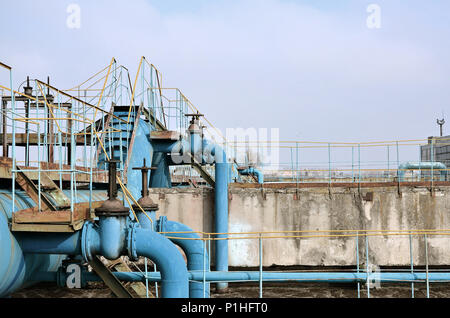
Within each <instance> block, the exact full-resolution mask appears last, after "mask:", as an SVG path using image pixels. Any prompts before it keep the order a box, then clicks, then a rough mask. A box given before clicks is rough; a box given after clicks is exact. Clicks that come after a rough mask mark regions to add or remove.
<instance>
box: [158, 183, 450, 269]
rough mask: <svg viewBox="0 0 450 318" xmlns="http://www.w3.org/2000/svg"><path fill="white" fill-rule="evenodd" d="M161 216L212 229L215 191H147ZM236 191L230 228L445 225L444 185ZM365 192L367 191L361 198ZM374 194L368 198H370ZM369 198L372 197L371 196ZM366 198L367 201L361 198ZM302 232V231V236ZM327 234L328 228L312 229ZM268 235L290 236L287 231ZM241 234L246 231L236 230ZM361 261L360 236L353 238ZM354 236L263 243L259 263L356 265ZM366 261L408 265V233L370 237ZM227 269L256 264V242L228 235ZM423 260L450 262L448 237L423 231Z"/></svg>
mask: <svg viewBox="0 0 450 318" xmlns="http://www.w3.org/2000/svg"><path fill="white" fill-rule="evenodd" d="M151 192H152V198H153V199H154V200H155V202H157V203H158V204H159V205H160V211H159V212H160V215H167V216H168V218H169V219H172V220H177V221H180V222H183V223H186V224H187V225H189V226H190V227H191V228H193V229H194V230H196V231H205V232H213V226H212V224H213V215H214V193H213V191H212V190H208V189H152V190H151ZM295 192H296V190H295V189H292V188H291V189H265V190H264V193H265V198H264V197H263V195H262V192H261V189H247V188H235V187H232V188H231V190H230V201H229V209H230V214H229V224H230V229H229V231H230V232H239V233H240V232H259V231H307V230H319V231H320V230H323V231H328V230H358V229H360V230H365V229H367V230H395V231H397V230H410V229H450V216H449V213H448V211H449V207H450V195H449V194H450V188H448V187H441V188H437V189H435V195H434V196H431V195H430V191H429V189H427V188H425V187H422V188H418V187H404V188H402V195H401V196H399V195H398V193H397V188H396V187H385V188H381V187H378V188H367V189H362V190H361V193H359V192H358V189H351V188H331V192H329V190H328V188H301V189H298V196H297V199H296V196H295ZM368 193H369V195H367V194H368ZM370 193H372V195H370ZM371 197H372V198H371ZM365 199H367V200H365ZM305 234H306V233H305ZM320 234H324V235H328V234H331V233H330V232H324V233H311V235H320ZM271 235H276V236H280V235H293V234H292V233H285V234H271ZM237 236H239V237H243V236H245V235H237ZM358 241H359V252H360V253H359V257H360V261H361V263H363V262H364V260H365V254H364V252H365V251H364V250H365V238H363V237H360V238H359V240H358ZM356 242H357V239H356V238H355V237H337V238H336V237H334V238H330V237H320V238H301V239H300V238H271V239H264V240H263V255H264V257H263V262H264V266H270V265H272V264H275V265H325V266H329V265H355V264H356ZM368 242H369V259H370V262H371V263H373V264H378V265H409V264H410V249H409V246H410V241H409V236H398V235H396V236H387V235H383V236H369V238H368ZM412 245H413V259H414V263H415V264H425V245H424V238H423V236H413V238H412ZM229 248H230V256H229V261H230V266H257V265H258V264H259V256H258V255H259V254H258V253H259V249H258V240H257V239H242V240H230V241H229ZM428 253H429V264H433V265H438V264H447V265H448V264H450V236H428Z"/></svg>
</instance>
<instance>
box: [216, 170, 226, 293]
mask: <svg viewBox="0 0 450 318" xmlns="http://www.w3.org/2000/svg"><path fill="white" fill-rule="evenodd" d="M215 168H216V169H215V184H216V186H215V191H214V207H215V212H216V213H215V219H214V225H215V231H216V233H228V168H229V167H228V163H226V162H221V163H216V166H215ZM227 237H228V236H227V234H218V235H217V238H218V240H216V250H215V260H216V270H217V271H228V240H227ZM227 286H228V285H227V284H226V283H219V284H217V285H216V287H217V290H218V291H220V290H224V289H226V288H227Z"/></svg>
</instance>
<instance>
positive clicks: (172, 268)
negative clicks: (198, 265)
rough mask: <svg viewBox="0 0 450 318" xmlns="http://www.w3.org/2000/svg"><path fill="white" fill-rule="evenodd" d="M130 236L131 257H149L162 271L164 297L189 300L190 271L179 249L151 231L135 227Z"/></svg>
mask: <svg viewBox="0 0 450 318" xmlns="http://www.w3.org/2000/svg"><path fill="white" fill-rule="evenodd" d="M130 234H131V236H130V238H129V243H130V244H131V246H130V248H129V252H131V256H132V257H137V256H144V257H148V258H149V259H151V260H152V261H153V262H155V264H156V266H157V267H158V268H159V269H160V271H161V289H162V297H164V298H188V297H189V275H188V270H187V267H186V263H185V262H184V259H183V257H182V256H181V253H180V251H179V250H178V249H177V247H176V246H175V245H174V244H173V243H172V242H171V241H170V240H168V239H167V238H166V237H164V236H162V235H161V234H158V233H156V232H153V231H151V230H146V229H141V228H136V227H135V228H133V229H132V230H131V233H130Z"/></svg>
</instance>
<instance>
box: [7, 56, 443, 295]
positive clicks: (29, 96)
mask: <svg viewBox="0 0 450 318" xmlns="http://www.w3.org/2000/svg"><path fill="white" fill-rule="evenodd" d="M0 66H1V68H2V71H3V72H6V73H7V74H8V75H9V78H10V81H9V83H0V90H1V96H0V97H1V105H2V114H1V119H2V121H1V123H2V125H1V127H2V131H1V135H0V140H1V142H2V157H1V158H0V178H1V179H2V182H1V187H2V188H1V190H0V191H1V192H0V202H1V205H0V210H1V212H2V213H0V255H1V257H0V295H1V296H8V295H10V294H11V293H13V292H15V291H17V290H19V289H20V288H24V287H26V286H29V285H30V284H32V283H35V282H39V281H51V282H54V283H55V284H59V285H63V286H65V285H66V284H68V281H69V278H70V276H71V274H72V273H73V270H74V268H79V271H80V272H79V275H80V277H81V286H77V287H83V286H84V285H85V283H86V282H88V281H98V280H102V281H104V282H105V284H106V285H107V286H108V287H109V288H111V290H112V291H113V292H114V294H115V295H117V296H118V297H136V296H139V297H149V295H150V294H151V290H150V289H151V286H155V287H156V289H155V292H154V294H155V295H157V294H158V284H159V286H160V287H161V296H162V297H169V298H176V297H180V298H186V297H192V298H203V297H209V295H210V284H212V283H213V284H215V286H216V290H217V291H219V292H220V291H221V290H225V289H226V288H227V283H229V282H243V281H245V282H248V281H252V282H259V293H260V296H261V297H262V296H263V289H262V286H263V282H266V281H270V282H279V283H280V284H281V283H283V282H298V283H302V282H347V283H348V282H352V283H355V285H357V286H358V288H357V290H358V292H357V295H358V296H360V284H365V285H366V286H367V296H370V282H371V281H372V280H374V279H375V280H377V281H381V282H401V283H409V284H412V295H414V283H416V284H417V283H423V284H426V286H427V295H429V293H428V292H429V284H430V283H431V282H442V281H448V280H450V272H447V271H430V270H429V258H428V255H429V254H428V241H427V240H430V237H433V239H432V242H434V243H435V244H442V241H440V240H441V239H442V240H444V241H445V239H446V238H447V236H448V234H449V233H450V231H449V230H448V228H447V227H445V224H446V222H447V217H446V216H445V215H444V216H442V215H441V218H440V219H439V220H441V221H440V223H436V222H434V221H433V222H432V221H430V222H428V221H427V220H428V219H422V216H420V215H419V216H417V217H416V218H415V219H414V222H413V223H405V224H403V223H401V224H397V223H395V224H397V225H398V226H397V228H390V225H391V224H390V223H389V222H384V221H382V216H379V215H377V216H372V217H370V210H371V209H372V206H373V205H374V202H377V201H376V200H377V198H378V197H381V196H382V195H384V194H381V193H378V192H377V190H376V189H381V188H383V189H384V188H387V189H389V191H387V192H389V198H390V199H389V200H392V201H393V202H394V201H395V200H404V201H402V202H405V200H406V201H407V200H409V199H408V196H409V192H408V191H410V189H409V188H408V187H421V188H422V189H424V190H423V191H422V193H420V195H421V198H422V196H426V198H425V197H424V198H425V199H421V200H422V201H420V202H428V201H427V200H431V201H433V200H441V201H439V202H438V203H433V204H434V207H436V206H437V207H441V206H444V207H445V206H446V204H447V202H446V201H445V200H447V196H446V191H447V187H448V186H449V184H448V181H447V167H446V164H447V163H446V162H445V163H444V162H440V159H439V158H429V159H427V160H423V161H427V162H422V161H421V162H418V163H413V162H409V163H405V162H403V161H402V162H400V160H399V155H398V153H399V150H398V147H399V144H400V146H401V145H402V144H404V145H408V144H411V141H405V142H400V143H399V142H398V141H396V142H386V143H378V144H377V143H372V144H370V143H366V144H346V145H345V146H346V147H350V148H351V155H352V161H351V168H349V167H350V166H345V168H342V169H337V168H336V165H337V164H336V163H333V162H332V160H331V157H332V156H331V153H332V149H339V147H342V146H343V145H340V144H336V143H325V144H319V145H318V144H315V145H314V146H311V144H305V143H303V144H302V143H299V142H295V144H294V146H290V147H289V149H290V151H291V158H292V150H293V149H294V151H297V158H298V157H299V156H298V151H299V149H308V147H322V148H324V149H327V151H328V162H327V163H326V166H327V167H325V169H322V168H320V169H315V170H317V172H319V171H320V173H319V174H314V173H312V171H313V170H314V169H311V167H301V166H300V162H299V160H296V161H295V163H294V161H291V163H290V165H291V168H292V169H291V170H290V171H289V172H288V173H287V174H284V173H283V171H282V169H281V168H277V169H276V170H275V172H274V171H271V169H270V167H269V168H267V167H257V166H254V165H252V164H249V163H248V162H238V160H237V159H236V158H235V157H234V153H235V151H234V150H233V147H236V145H235V144H234V146H233V145H230V144H229V143H227V141H226V139H225V138H223V140H216V138H213V137H214V136H217V134H216V133H213V132H211V130H214V129H215V128H214V127H213V126H212V124H211V123H210V122H209V120H208V119H207V118H205V116H204V115H203V114H201V113H200V111H199V110H198V109H197V108H196V107H195V106H194V105H193V104H192V103H191V102H190V101H189V100H188V99H187V98H186V97H185V96H184V95H183V94H182V93H181V91H179V90H178V89H173V88H165V87H164V86H163V84H162V75H161V73H160V72H159V71H158V70H157V69H156V67H155V66H154V65H153V64H151V63H149V62H148V61H147V60H146V59H145V58H144V57H142V58H141V59H140V62H139V67H138V71H137V74H136V76H135V77H133V78H132V77H131V75H130V74H129V72H128V69H127V68H125V67H124V66H122V65H119V64H118V63H117V62H116V60H115V59H112V60H111V62H110V64H108V65H107V66H106V67H105V68H103V69H102V70H101V71H100V72H98V73H96V74H94V75H93V76H92V77H90V78H89V79H88V80H87V81H85V82H83V83H81V84H79V85H77V86H75V87H73V88H71V89H60V88H57V87H54V86H53V85H52V84H51V83H50V80H49V79H47V81H41V80H39V79H29V78H27V79H26V80H25V81H24V82H23V84H22V85H21V86H20V87H19V88H14V85H13V83H14V81H13V74H14V73H13V68H12V67H10V66H8V65H6V64H3V63H0ZM204 124H205V125H204ZM420 142H421V141H420ZM417 144H419V141H415V142H414V145H415V146H416V147H417ZM369 146H383V147H387V157H388V160H387V167H383V168H379V167H378V168H376V169H365V168H364V166H362V162H361V160H360V155H358V156H357V157H356V156H355V155H354V153H355V151H358V152H357V153H360V151H361V148H362V147H369ZM390 147H391V149H392V147H396V148H397V157H396V159H395V160H394V161H395V162H394V163H393V162H392V158H390V157H389V153H390V152H389V149H390ZM234 149H235V148H234ZM356 158H358V159H357V160H356ZM389 158H390V159H389ZM346 165H347V163H346ZM302 169H303V170H302ZM364 170H367V171H366V173H364ZM374 170H376V171H377V173H378V174H374V173H373V171H374ZM418 170H427V171H428V170H431V171H432V173H431V174H430V175H429V176H433V177H431V178H430V177H428V178H425V179H424V178H422V177H421V176H420V175H417V174H413V175H409V174H408V172H410V171H418ZM180 171H182V172H183V175H181V174H180ZM186 171H187V174H186V173H185V172H186ZM433 171H439V173H438V175H437V176H436V178H434V175H435V173H433ZM308 173H309V174H308ZM373 189H375V190H373ZM341 190H342V192H339V191H341ZM391 190H392V191H391ZM174 191H175V192H174ZM183 191H185V192H183ZM189 191H190V192H189ZM315 191H316V192H315ZM199 193H200V194H201V196H200V198H199V195H198V194H199ZM411 193H412V192H411ZM424 193H425V194H424ZM436 193H438V194H439V195H436ZM441 194H442V195H441ZM333 195H336V196H335V197H333ZM346 195H350V196H351V198H352V199H351V202H353V203H351V204H350V205H352V207H349V208H348V211H347V210H346V209H343V210H342V211H339V213H341V212H342V213H347V214H348V215H350V216H348V215H347V214H345V215H344V214H342V215H339V216H336V215H335V214H336V213H337V212H336V211H335V210H334V209H335V207H336V206H338V207H342V205H341V203H339V202H338V201H337V200H340V199H339V198H340V197H342V198H343V199H342V200H343V201H345V200H347V199H346V198H347V197H346ZM415 195H416V194H411V196H412V197H413V196H415ZM418 195H419V194H418ZM280 196H283V197H280ZM157 197H159V199H158V198H157ZM168 197H170V198H172V197H174V199H173V200H172V201H171V200H168V199H167V198H168ZM183 198H187V200H191V202H194V201H195V200H200V201H201V202H202V203H201V204H202V206H207V205H208V204H209V207H210V208H205V209H203V210H205V211H206V212H205V214H203V215H201V216H200V221H199V224H201V226H199V227H198V228H197V227H196V228H194V227H192V226H188V225H186V224H184V223H182V222H181V220H180V219H175V220H170V213H174V211H175V210H181V209H184V210H185V211H184V217H185V218H186V220H187V222H193V220H194V219H195V218H196V217H198V216H195V215H194V214H189V213H188V210H189V208H190V207H189V206H187V205H182V204H180V203H179V202H178V201H176V200H178V199H179V200H183ZM195 198H196V199H195ZM304 198H308V199H307V201H306V202H305V201H303V200H305V199H304ZM336 198H337V199H336ZM399 198H400V199H399ZM241 199H242V200H241ZM279 199H280V200H279ZM157 200H160V201H161V202H160V203H157ZM165 200H166V201H165ZM239 200H241V201H242V202H241V201H239ZM272 200H275V201H272ZM324 200H325V201H324ZM414 200H415V199H412V201H411V202H413V201H414ZM209 201H211V203H209ZM280 201H282V202H289V207H288V208H285V209H284V210H283V208H281V210H282V211H284V214H283V215H282V216H279V215H278V214H276V213H278V212H277V211H278V210H277V209H279V208H278V204H279V202H280ZM175 202H177V203H175ZM195 202H197V201H195ZM239 202H241V203H242V205H241V206H239V207H238V208H236V205H237V204H239ZM268 202H271V203H270V204H269V203H268ZM317 202H318V203H317ZM324 202H325V203H324ZM380 202H381V201H380ZM395 202H397V201H395ZM420 202H419V203H418V204H420ZM433 202H435V201H433ZM316 203H317V206H319V207H318V208H317V209H316V208H312V210H314V211H315V212H317V213H316V214H314V213H311V214H310V215H309V214H308V212H307V211H309V210H308V209H310V206H315V205H316ZM302 204H306V206H304V205H302ZM379 204H380V206H381V205H382V202H381V203H379ZM401 204H404V205H405V207H404V208H399V210H398V213H400V214H402V213H404V212H405V211H406V210H408V206H407V205H408V204H409V203H398V204H397V203H395V204H393V205H396V206H397V205H398V206H401ZM427 204H428V203H427ZM194 205H195V203H192V206H194ZM174 206H175V207H174ZM192 206H191V207H192ZM328 208H329V209H330V210H327V209H328ZM296 209H299V210H298V211H300V212H299V213H300V214H296V213H297V212H295V211H297V210H296ZM417 209H418V210H420V209H419V208H417ZM433 209H434V208H433ZM435 209H436V210H437V209H438V208H435ZM161 210H163V211H161ZM238 210H239V211H238ZM312 210H311V211H312ZM255 211H256V212H255ZM293 211H294V212H293ZM324 211H325V212H324ZM354 211H356V212H355V213H356V214H355V215H356V216H355V215H353V214H352V213H354ZM433 211H435V210H433ZM249 212H251V213H252V215H251V216H250V215H249V214H248V213H249ZM270 213H274V215H272V214H270ZM358 213H360V214H358ZM364 213H365V214H364ZM367 213H369V217H367ZM440 213H444V212H442V211H441V212H440ZM158 214H160V215H159V217H158ZM325 214H326V216H325V222H323V223H320V222H322V221H323V220H324V219H323V217H324V215H325ZM269 215H270V217H269ZM291 215H293V216H294V215H296V216H297V217H298V219H295V218H294V217H292V218H291ZM264 216H266V217H268V219H263V221H262V223H261V224H260V223H258V222H259V217H261V218H264ZM285 217H287V218H288V219H289V220H290V221H289V222H290V223H289V222H287V223H283V222H284V221H280V220H282V218H285ZM335 217H336V218H335ZM246 218H248V219H247V221H246V223H245V222H244V221H245V220H246ZM252 218H253V219H252ZM365 218H367V220H366V219H365ZM372 218H373V219H372ZM378 218H380V219H379V220H378ZM437 218H439V217H437ZM347 219H348V220H351V221H348V222H347V221H346V220H347ZM405 219H407V218H406V217H405ZM252 220H253V221H254V222H252ZM255 220H257V221H255ZM299 220H301V221H299ZM327 220H328V221H327ZM330 220H332V221H330ZM336 220H338V221H336ZM372 220H375V221H377V222H378V221H379V222H378V223H373V224H372V223H370V222H372ZM302 222H303V223H302ZM383 222H384V223H383ZM300 223H301V224H300ZM243 224H252V226H258V227H259V229H258V230H254V228H252V227H251V226H250V227H246V226H244V225H243ZM286 224H287V227H286ZM292 224H297V225H298V228H292V227H291V228H290V227H289V226H290V225H292ZM318 224H320V226H319V225H318ZM378 224H383V225H384V228H380V227H378ZM386 224H387V225H386ZM395 224H394V225H395ZM347 226H348V227H347ZM280 227H282V228H281V229H280ZM207 229H210V231H207ZM233 229H237V230H236V231H233ZM371 237H372V238H381V239H386V240H390V239H391V238H396V237H401V238H402V239H404V240H406V241H404V240H403V241H401V244H400V245H398V247H399V248H400V247H402V248H403V247H405V246H407V247H409V252H408V253H407V255H408V256H407V257H406V259H407V261H406V262H405V261H404V258H403V255H401V257H400V256H399V257H400V258H399V259H398V262H397V260H394V261H393V259H394V258H395V255H389V256H388V257H386V258H384V257H385V256H383V253H382V252H380V251H379V249H382V247H378V248H375V247H374V248H373V249H372V253H374V255H376V256H374V257H375V259H377V260H378V264H381V265H405V264H406V263H408V262H409V261H410V265H411V268H410V269H408V271H381V272H377V276H376V278H374V276H373V273H372V271H371V268H370V266H369V265H370V264H371V262H370V259H369V254H370V249H369V238H371ZM436 238H437V239H439V240H436ZM311 239H317V240H318V241H319V243H317V244H318V245H314V244H315V243H309V242H311ZM422 239H423V240H424V243H422V241H421V240H422ZM239 240H241V241H243V242H244V243H239ZM264 240H266V241H265V243H263V241H264ZM267 240H270V241H271V242H269V243H267ZM279 240H281V241H282V242H281V243H277V242H278V241H279ZM283 240H286V241H283ZM419 240H420V243H418V242H419ZM433 240H434V241H433ZM250 241H252V242H253V243H251V244H250V243H248V242H250ZM293 241H294V242H301V243H298V244H297V243H294V244H293V243H292V242H293ZM286 242H287V243H286ZM389 242H390V241H389ZM303 243H305V247H304V248H305V249H306V250H307V251H306V252H300V251H298V250H299V249H300V247H299V246H300V245H301V244H303ZM381 243H382V242H381ZM381 243H380V246H381V245H382V244H381ZM295 244H297V245H298V246H297V247H295V246H294V245H295ZM333 244H337V245H336V246H340V247H342V246H345V251H344V252H343V253H342V255H340V256H339V253H340V252H339V250H338V249H337V247H336V248H335V247H334V245H333ZM447 245H448V244H447ZM176 246H179V247H180V248H181V249H182V250H183V252H184V255H185V257H186V261H185V259H184V258H183V254H182V253H180V250H179V249H178V248H177V247H176ZM263 246H264V251H265V252H263ZM280 246H281V247H282V248H280ZM433 246H434V247H433V248H434V249H435V254H433V255H435V256H433V257H434V261H435V262H436V264H438V265H443V264H448V263H446V262H447V258H446V257H447V256H445V255H450V254H449V253H447V254H445V253H446V252H447V250H446V249H441V250H439V251H437V249H438V248H437V247H436V246H437V245H433ZM253 247H254V248H255V250H256V251H254V250H252V252H250V249H251V248H253ZM292 248H294V250H295V253H292V254H291V255H288V254H290V253H289V251H290V249H292ZM421 248H423V251H424V252H422V249H421ZM271 249H272V250H276V251H277V253H279V254H274V256H273V257H272V256H270V251H271ZM415 249H420V251H421V252H420V255H418V256H416V257H419V258H417V260H416V264H417V263H420V264H419V268H416V269H415V268H414V264H415V261H414V255H413V251H415ZM267 250H269V252H267ZM436 251H437V252H436ZM432 252H433V251H432ZM264 253H265V254H264ZM302 253H304V254H302ZM292 255H297V256H295V257H297V258H296V259H295V260H292V261H291V260H289V261H287V260H288V259H289V257H291V256H292ZM348 255H351V257H348ZM125 258H126V260H125ZM274 258H275V259H276V260H275V261H274V260H273V259H274ZM139 260H143V266H144V267H143V268H144V270H143V271H141V270H137V271H136V268H134V267H133V266H132V265H131V264H133V262H137V261H139ZM230 260H231V261H232V265H233V266H241V267H248V266H254V265H257V266H258V267H259V270H256V271H248V270H246V269H245V268H244V269H243V270H240V271H228V269H229V262H230ZM277 263H278V264H279V265H311V266H327V265H345V266H348V265H352V266H353V265H354V270H352V271H329V270H327V271H316V270H314V271H301V272H292V271H284V272H283V271H281V272H270V271H267V270H264V268H263V267H264V266H266V267H267V266H270V265H272V264H277ZM285 263H286V264H285ZM86 264H88V265H89V266H90V268H92V271H89V270H88V267H87V266H86ZM150 265H151V266H150ZM422 265H423V268H422V267H421V266H422ZM74 266H75V267H74ZM136 267H137V268H138V269H139V267H138V266H136ZM141 268H142V267H141ZM124 282H131V283H132V288H131V289H132V290H130V288H129V287H126V286H125V285H124ZM133 284H134V285H133ZM142 284H144V285H142ZM143 286H144V287H143ZM355 296H356V294H355Z"/></svg>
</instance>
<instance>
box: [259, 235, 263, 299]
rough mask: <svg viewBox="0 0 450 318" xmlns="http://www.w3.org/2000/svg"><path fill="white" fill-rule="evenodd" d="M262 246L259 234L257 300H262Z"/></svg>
mask: <svg viewBox="0 0 450 318" xmlns="http://www.w3.org/2000/svg"><path fill="white" fill-rule="evenodd" d="M262 281H263V246H262V234H261V233H259V298H263V286H262V285H263V284H262Z"/></svg>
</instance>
